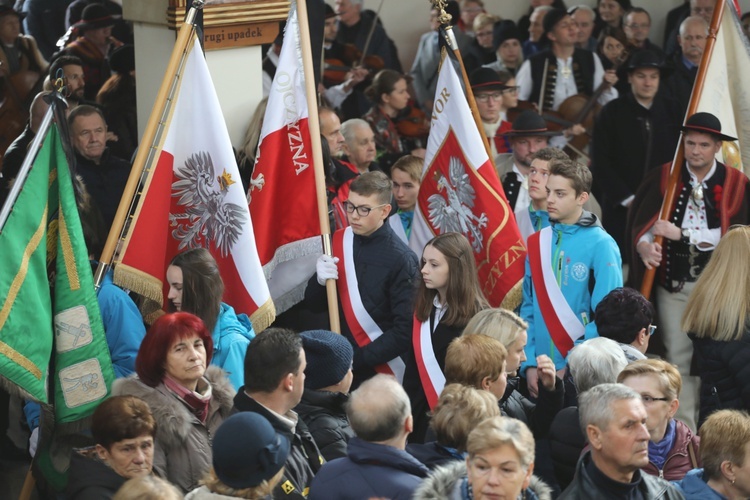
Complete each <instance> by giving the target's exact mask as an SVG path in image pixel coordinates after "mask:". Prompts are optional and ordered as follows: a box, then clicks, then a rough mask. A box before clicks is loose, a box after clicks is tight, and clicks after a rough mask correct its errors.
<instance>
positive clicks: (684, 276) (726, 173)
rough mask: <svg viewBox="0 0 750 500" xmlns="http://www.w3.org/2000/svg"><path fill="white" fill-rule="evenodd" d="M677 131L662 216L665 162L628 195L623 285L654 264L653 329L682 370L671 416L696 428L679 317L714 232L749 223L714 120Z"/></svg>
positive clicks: (741, 177) (694, 394)
mask: <svg viewBox="0 0 750 500" xmlns="http://www.w3.org/2000/svg"><path fill="white" fill-rule="evenodd" d="M682 132H683V143H684V147H685V163H684V165H683V168H682V172H681V176H680V179H679V181H678V185H677V189H676V195H675V201H674V202H673V205H672V206H671V207H669V208H670V209H669V215H668V217H667V218H666V220H659V219H658V218H659V213H660V209H661V205H662V203H663V201H664V193H665V192H666V186H667V182H668V178H669V172H670V167H671V164H670V163H666V164H665V165H664V166H663V167H662V168H661V169H653V170H652V171H651V172H650V173H649V174H648V175H646V177H645V179H644V180H643V183H642V184H641V187H640V188H639V190H638V192H637V193H636V195H635V199H634V200H633V203H632V207H633V208H632V210H631V213H630V216H629V224H628V227H629V232H628V234H629V235H630V237H631V240H630V241H631V245H632V247H631V249H632V252H633V253H632V255H631V259H630V260H631V271H630V282H631V283H632V285H633V286H634V287H635V288H638V287H640V285H641V281H642V277H643V272H644V268H649V269H651V268H657V270H656V277H655V283H656V285H657V286H656V287H655V292H654V295H655V298H656V306H657V313H658V318H659V322H658V325H659V330H660V331H661V332H662V333H663V335H662V337H661V338H663V339H664V344H665V347H666V358H667V360H668V361H669V362H670V363H673V364H675V365H677V367H678V368H679V369H680V374H681V375H682V392H681V394H680V409H679V410H678V412H677V415H676V418H679V419H680V420H682V421H683V422H685V423H686V424H688V425H689V426H690V427H691V428H692V429H693V430H695V423H696V421H697V418H696V416H697V408H698V388H699V380H698V378H697V377H691V376H690V363H691V359H692V354H693V346H692V344H691V341H690V339H689V338H688V336H687V335H686V334H685V333H684V332H682V331H681V328H680V321H681V318H682V314H683V312H684V311H685V305H686V303H687V299H688V296H689V295H690V292H691V290H692V289H693V286H694V285H695V281H696V280H697V279H698V277H699V276H700V274H701V272H702V271H703V269H704V267H705V266H706V264H707V263H708V260H709V258H710V257H711V252H712V251H713V249H714V248H715V247H716V245H717V244H718V242H719V239H720V238H721V236H722V235H723V234H724V233H725V232H726V231H727V230H728V228H729V226H730V225H732V224H748V222H750V220H749V219H750V215H749V214H750V192H749V190H748V189H747V185H748V178H747V176H746V175H745V174H744V173H743V172H742V171H741V170H738V169H735V168H727V167H726V166H725V165H724V164H723V163H721V162H719V161H717V160H716V154H717V153H718V152H719V151H720V150H721V149H722V142H723V141H736V140H737V139H736V138H734V137H730V136H728V135H725V134H722V133H721V122H720V121H719V119H718V118H717V117H715V116H714V115H712V114H710V113H696V114H694V115H693V116H691V117H690V118H689V119H688V120H687V122H686V123H685V125H684V126H683V127H682ZM654 236H662V237H663V238H664V243H663V245H658V244H657V243H654ZM739 265H742V264H739ZM655 340H657V341H658V339H655ZM652 343H653V342H652Z"/></svg>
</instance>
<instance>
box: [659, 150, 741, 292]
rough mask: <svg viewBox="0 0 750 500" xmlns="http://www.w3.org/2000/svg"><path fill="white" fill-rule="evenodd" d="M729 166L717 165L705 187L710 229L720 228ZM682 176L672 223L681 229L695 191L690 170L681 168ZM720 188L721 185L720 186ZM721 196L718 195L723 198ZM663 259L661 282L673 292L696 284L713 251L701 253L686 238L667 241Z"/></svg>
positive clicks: (704, 198) (707, 220)
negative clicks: (722, 198) (721, 193)
mask: <svg viewBox="0 0 750 500" xmlns="http://www.w3.org/2000/svg"><path fill="white" fill-rule="evenodd" d="M725 169H726V167H725V166H724V165H722V164H721V163H717V165H716V171H715V172H714V175H712V176H711V178H710V179H708V180H707V181H705V183H704V184H705V185H706V187H704V188H703V202H704V204H705V207H706V224H707V225H708V228H709V229H717V228H720V227H721V219H720V217H719V202H718V200H717V191H718V192H719V193H720V192H721V191H722V190H723V186H724V181H725V179H726V170H725ZM681 174H682V177H681V179H680V185H679V186H678V191H677V202H676V203H675V208H674V211H673V212H672V218H671V222H672V223H673V224H674V225H675V226H677V227H679V228H681V227H682V221H683V220H684V219H685V214H686V212H687V205H688V201H689V200H690V197H691V196H692V194H693V188H692V186H691V185H690V173H689V172H688V170H687V167H683V169H682V173H681ZM717 186H721V187H718V188H717ZM720 197H721V195H720V194H719V195H718V198H719V199H720ZM664 245H665V249H664V256H665V258H666V262H665V263H664V265H663V266H660V269H661V272H660V273H659V274H660V281H661V285H662V286H664V288H666V289H667V290H669V291H670V292H677V291H679V289H680V288H681V287H682V285H681V284H682V283H685V282H693V281H696V280H697V279H698V277H699V276H700V274H701V273H702V272H703V269H704V268H705V267H706V264H708V260H709V259H710V258H711V254H712V253H713V252H712V251H700V250H698V248H697V247H696V246H695V245H691V244H690V242H689V241H688V239H687V238H685V237H683V238H681V239H680V240H678V241H673V240H669V239H666V238H665V239H664Z"/></svg>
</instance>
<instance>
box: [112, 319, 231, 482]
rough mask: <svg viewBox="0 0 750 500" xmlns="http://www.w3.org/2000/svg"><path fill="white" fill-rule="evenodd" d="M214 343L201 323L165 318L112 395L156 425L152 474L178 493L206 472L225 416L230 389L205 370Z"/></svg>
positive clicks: (222, 377)
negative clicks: (140, 408)
mask: <svg viewBox="0 0 750 500" xmlns="http://www.w3.org/2000/svg"><path fill="white" fill-rule="evenodd" d="M213 350H214V346H213V340H212V338H211V333H210V332H209V331H208V330H207V329H206V326H205V325H204V324H203V321H201V319H200V318H198V317H197V316H194V315H193V314H190V313H185V312H178V313H172V314H165V315H164V316H162V317H161V318H159V319H157V320H156V321H155V322H154V324H153V325H151V328H149V330H148V332H146V336H145V338H144V339H143V343H142V344H141V348H140V349H139V351H138V356H137V357H136V359H135V371H136V374H137V377H136V376H132V377H128V378H126V379H118V380H117V381H116V382H115V384H114V386H113V388H112V393H113V395H118V396H122V395H132V396H137V397H139V398H141V399H143V400H144V401H146V403H148V405H149V407H150V408H151V412H152V413H153V416H154V419H155V420H156V429H157V430H156V440H155V443H154V470H155V471H156V473H157V474H158V475H159V476H161V477H162V478H164V479H167V480H169V481H170V482H171V483H173V484H174V485H176V486H177V487H179V488H180V489H181V490H182V491H183V493H184V492H187V491H190V490H192V489H194V488H196V487H197V486H198V481H200V479H201V478H202V477H203V475H204V474H205V473H206V472H208V470H209V469H210V467H211V440H210V436H211V435H213V433H214V432H215V431H216V429H217V428H218V427H219V425H220V424H221V423H222V422H223V421H224V419H225V418H226V417H228V416H229V414H230V411H231V409H232V402H233V397H234V389H233V388H232V385H231V383H230V382H229V379H228V378H227V376H226V373H225V372H224V371H223V370H222V369H221V368H218V367H216V366H209V363H210V361H211V356H212V355H213Z"/></svg>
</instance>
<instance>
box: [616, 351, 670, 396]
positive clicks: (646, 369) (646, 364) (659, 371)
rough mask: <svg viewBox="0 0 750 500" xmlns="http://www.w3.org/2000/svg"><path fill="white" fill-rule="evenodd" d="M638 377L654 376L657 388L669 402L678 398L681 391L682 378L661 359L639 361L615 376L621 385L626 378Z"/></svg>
mask: <svg viewBox="0 0 750 500" xmlns="http://www.w3.org/2000/svg"><path fill="white" fill-rule="evenodd" d="M639 375H654V376H655V377H656V378H657V379H658V380H659V388H660V389H661V391H662V392H663V393H664V395H665V396H666V397H668V398H669V399H670V401H672V400H675V399H677V398H678V397H680V391H681V390H682V376H681V375H680V371H679V370H678V369H677V367H676V366H675V365H673V364H672V363H668V362H666V361H664V360H663V359H641V360H638V361H634V362H632V363H630V364H629V365H628V366H626V367H625V368H623V370H622V371H621V372H620V374H619V375H618V376H617V382H618V383H620V384H622V383H623V381H624V380H625V379H626V378H628V377H637V376H639Z"/></svg>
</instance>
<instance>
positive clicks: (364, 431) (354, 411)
mask: <svg viewBox="0 0 750 500" xmlns="http://www.w3.org/2000/svg"><path fill="white" fill-rule="evenodd" d="M346 415H347V416H348V417H349V422H350V423H351V426H352V430H353V431H354V433H355V434H356V435H357V437H359V438H360V439H362V440H364V441H370V442H382V441H388V440H390V439H393V438H396V437H398V436H399V433H400V432H401V431H402V430H403V428H404V422H405V421H406V419H407V418H408V417H409V415H411V404H410V403H409V396H407V395H406V391H404V388H403V387H402V386H401V384H399V383H398V381H397V380H396V379H395V377H393V376H390V375H383V374H378V375H375V376H374V377H372V378H371V379H369V380H366V381H365V382H363V383H362V385H360V386H359V388H358V389H357V390H356V391H354V392H352V394H351V396H350V397H349V401H348V402H347V405H346Z"/></svg>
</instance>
